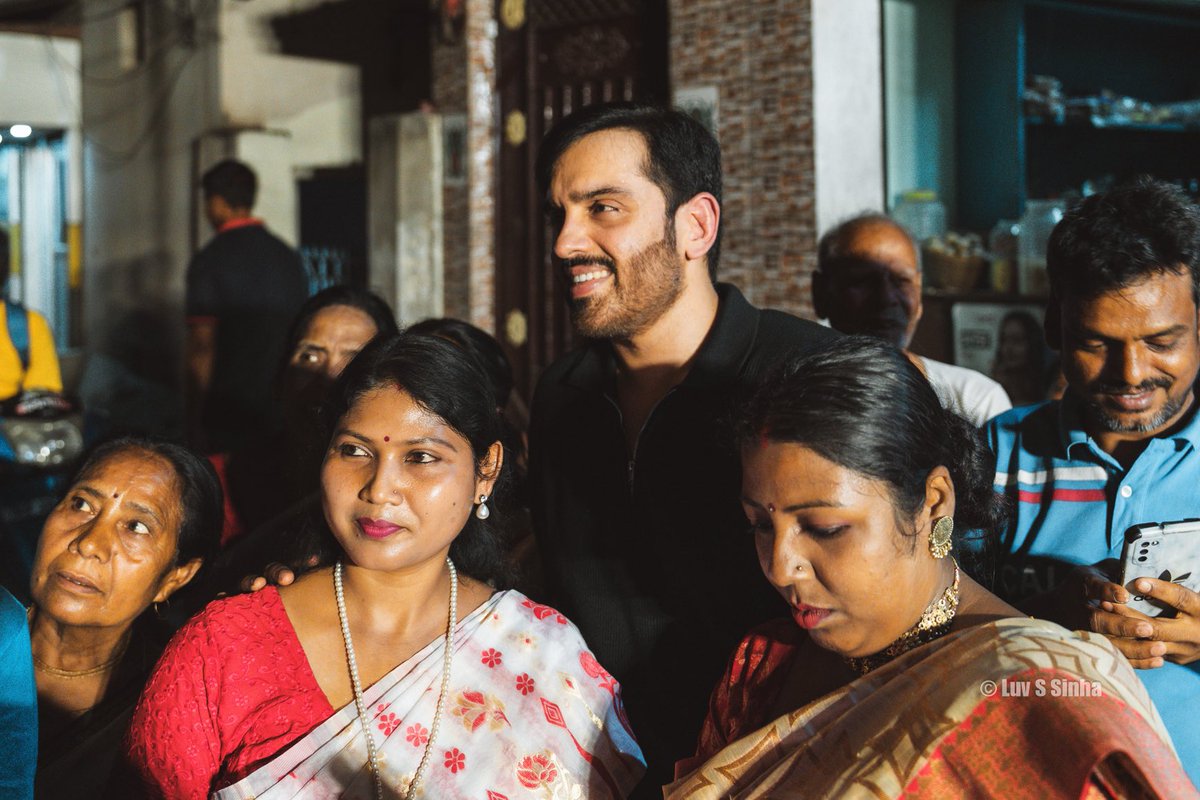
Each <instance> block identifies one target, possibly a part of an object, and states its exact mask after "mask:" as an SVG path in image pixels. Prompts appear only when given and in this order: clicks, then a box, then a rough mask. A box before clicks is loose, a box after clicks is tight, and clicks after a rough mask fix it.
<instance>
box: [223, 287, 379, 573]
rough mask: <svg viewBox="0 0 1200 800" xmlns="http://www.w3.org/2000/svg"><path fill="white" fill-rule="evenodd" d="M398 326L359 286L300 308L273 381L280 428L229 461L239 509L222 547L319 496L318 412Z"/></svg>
mask: <svg viewBox="0 0 1200 800" xmlns="http://www.w3.org/2000/svg"><path fill="white" fill-rule="evenodd" d="M397 330H398V329H397V326H396V319H395V317H394V316H393V315H392V310H391V308H389V307H388V304H387V303H386V302H384V300H383V299H382V298H380V297H379V296H378V295H376V294H373V293H372V292H370V291H368V290H366V289H360V288H358V287H355V286H331V287H329V288H328V289H323V290H322V291H320V292H318V293H317V294H315V295H313V296H312V297H310V298H309V299H308V301H307V302H306V303H305V304H304V305H303V306H302V307H301V308H300V312H299V313H298V314H297V315H296V318H295V320H293V321H292V327H291V329H290V330H289V331H288V338H287V342H286V349H285V350H284V352H285V353H286V355H285V361H284V363H283V364H282V365H281V366H280V369H279V373H278V375H277V376H276V380H275V385H276V395H277V402H278V404H279V409H280V414H281V416H282V419H283V426H282V432H281V433H280V434H278V435H275V436H272V437H270V438H269V439H267V440H265V441H262V440H260V441H256V442H248V443H246V446H244V447H240V448H238V449H236V450H235V451H234V452H233V453H232V454H230V455H229V456H228V458H227V460H226V462H225V464H224V465H223V475H222V477H223V478H224V481H225V486H226V489H227V495H228V497H227V499H228V501H229V505H230V507H231V511H232V512H233V516H232V518H231V519H230V520H229V522H228V524H227V526H226V532H225V536H224V537H223V544H227V543H228V542H229V541H231V540H233V539H235V538H237V536H238V535H240V534H242V533H248V532H250V531H253V530H255V529H256V528H258V527H259V526H260V525H262V524H264V523H266V522H268V521H270V520H272V519H273V518H275V517H277V516H278V515H279V514H281V513H284V512H285V511H287V510H288V509H289V508H291V507H292V506H294V505H295V504H296V503H298V502H301V501H303V500H304V499H305V498H308V497H310V496H312V495H314V494H315V493H316V491H317V472H318V470H319V469H320V464H321V451H322V448H323V447H324V444H325V443H324V442H322V441H321V440H320V434H319V433H318V431H319V430H320V427H321V426H320V424H319V421H318V419H317V413H318V410H319V409H320V406H321V403H322V401H323V400H324V399H325V394H326V392H328V390H329V387H330V386H332V385H333V382H334V381H335V380H337V377H338V375H340V374H341V373H342V370H344V369H345V368H346V365H347V364H349V363H350V361H351V360H352V359H353V358H354V356H355V355H357V354H358V351H360V350H362V349H363V347H365V346H366V344H367V342H369V341H371V340H372V339H373V338H375V337H376V336H380V335H382V336H391V335H393V334H395V333H396V332H397ZM263 563H265V562H263Z"/></svg>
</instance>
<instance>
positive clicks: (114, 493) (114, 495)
mask: <svg viewBox="0 0 1200 800" xmlns="http://www.w3.org/2000/svg"><path fill="white" fill-rule="evenodd" d="M117 497H118V494H117V492H113V500H116V499H117Z"/></svg>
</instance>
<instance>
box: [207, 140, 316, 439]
mask: <svg viewBox="0 0 1200 800" xmlns="http://www.w3.org/2000/svg"><path fill="white" fill-rule="evenodd" d="M201 183H202V186H203V190H204V206H205V213H206V215H207V216H208V220H209V222H210V223H211V224H212V226H213V228H214V229H215V230H216V232H217V233H216V236H214V237H213V238H212V240H210V241H209V242H208V244H206V245H205V246H204V247H203V248H202V249H201V250H200V252H198V253H196V255H195V256H194V257H193V258H192V262H191V264H190V265H189V266H188V272H187V323H188V333H187V414H188V435H189V438H190V440H191V441H192V443H193V444H195V445H197V446H198V447H200V448H202V449H203V450H205V451H206V452H214V453H220V452H228V451H229V450H232V449H234V448H235V447H236V446H237V445H238V444H240V443H242V442H244V441H245V439H246V438H248V437H251V436H256V435H261V434H263V433H265V432H268V431H270V430H272V429H273V428H274V427H276V425H277V420H276V419H275V414H274V413H273V408H272V407H273V403H272V397H271V384H272V381H273V378H274V376H275V372H276V370H277V369H278V365H279V363H280V359H281V358H282V357H283V352H282V350H283V347H284V340H285V338H286V336H287V330H288V325H289V324H290V323H291V320H292V317H293V316H295V314H296V312H297V311H299V309H300V306H301V305H302V304H303V303H304V301H305V299H306V298H307V297H308V280H307V278H306V277H305V273H304V267H303V266H302V265H301V263H300V256H299V255H298V254H297V253H296V251H295V250H293V249H292V248H291V247H289V246H288V245H287V244H285V243H284V242H283V241H281V240H280V239H279V238H278V237H277V236H275V235H273V234H272V233H270V232H269V231H267V229H266V228H265V227H264V226H263V223H262V221H261V220H259V219H256V218H255V217H254V216H252V214H251V210H252V209H253V207H254V199H255V195H256V193H257V190H258V180H257V178H256V177H255V175H254V171H253V170H251V169H250V168H249V167H248V166H246V165H245V164H243V163H241V162H239V161H234V160H226V161H222V162H221V163H219V164H217V165H216V166H214V167H212V168H211V169H210V170H208V171H207V172H206V173H204V176H203V178H201Z"/></svg>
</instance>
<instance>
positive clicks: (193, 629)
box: [172, 586, 288, 646]
mask: <svg viewBox="0 0 1200 800" xmlns="http://www.w3.org/2000/svg"><path fill="white" fill-rule="evenodd" d="M281 623H283V625H284V626H286V625H287V624H288V623H287V614H286V612H285V611H284V608H283V603H282V602H281V601H280V599H279V591H278V590H277V589H276V588H275V587H274V586H268V587H267V588H265V589H261V590H259V591H257V592H247V593H246V594H237V595H232V596H230V597H221V598H218V599H216V600H213V601H212V602H211V603H209V604H208V605H206V606H205V607H204V608H203V609H202V610H201V611H200V612H199V613H197V614H196V615H195V616H193V617H192V618H191V619H190V620H188V621H187V622H186V623H184V625H183V627H181V628H180V629H179V631H178V632H177V633H176V634H175V636H174V637H173V640H172V644H173V645H174V646H177V645H178V643H179V642H181V641H189V640H195V639H197V638H204V639H210V640H213V641H215V642H217V643H220V642H222V641H230V640H237V639H241V638H245V637H254V636H270V635H272V634H273V633H277V632H278V631H280V629H281V627H283V626H281ZM284 629H286V627H284Z"/></svg>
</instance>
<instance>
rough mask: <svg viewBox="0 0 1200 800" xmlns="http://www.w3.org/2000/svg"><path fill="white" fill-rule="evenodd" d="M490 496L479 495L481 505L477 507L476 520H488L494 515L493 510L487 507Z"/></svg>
mask: <svg viewBox="0 0 1200 800" xmlns="http://www.w3.org/2000/svg"><path fill="white" fill-rule="evenodd" d="M487 500H488V496H487V495H486V494H481V495H479V505H477V506H475V518H476V519H487V518H488V517H490V516H491V515H492V510H491V509H490V508H488V507H487Z"/></svg>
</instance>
